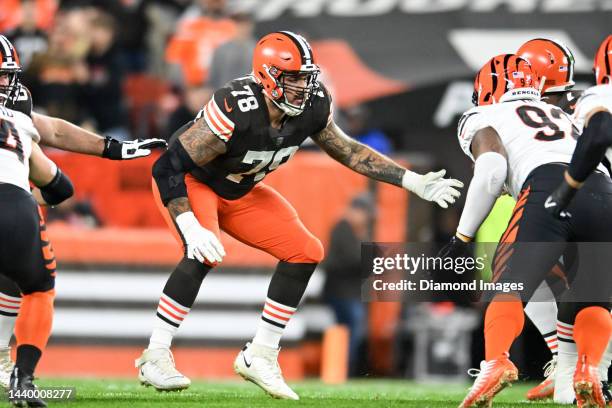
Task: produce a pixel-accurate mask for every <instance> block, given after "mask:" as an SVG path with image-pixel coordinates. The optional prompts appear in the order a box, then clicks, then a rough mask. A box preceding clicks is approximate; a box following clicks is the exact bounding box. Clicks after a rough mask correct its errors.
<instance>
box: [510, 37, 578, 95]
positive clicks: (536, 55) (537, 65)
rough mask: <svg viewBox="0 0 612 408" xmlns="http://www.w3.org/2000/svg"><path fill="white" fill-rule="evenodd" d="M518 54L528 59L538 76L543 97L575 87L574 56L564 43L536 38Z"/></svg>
mask: <svg viewBox="0 0 612 408" xmlns="http://www.w3.org/2000/svg"><path fill="white" fill-rule="evenodd" d="M516 54H517V55H519V56H521V57H523V58H525V59H527V60H528V61H529V62H530V63H531V66H532V67H533V69H534V70H535V71H536V73H537V74H538V76H539V79H540V86H541V89H540V92H541V93H542V95H544V94H547V93H551V92H563V91H569V90H570V89H572V88H573V87H574V85H575V83H574V55H573V54H572V52H571V51H570V50H569V48H567V47H566V46H565V45H564V44H563V43H561V42H559V41H553V40H549V39H547V38H534V39H533V40H529V41H527V42H526V43H525V44H523V45H521V47H520V48H519V49H518V51H517V52H516Z"/></svg>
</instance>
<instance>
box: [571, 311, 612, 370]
mask: <svg viewBox="0 0 612 408" xmlns="http://www.w3.org/2000/svg"><path fill="white" fill-rule="evenodd" d="M610 335H612V318H611V317H610V311H609V310H606V309H604V308H603V307H600V306H590V307H586V308H584V309H582V310H581V311H580V312H578V314H577V315H576V322H575V323H574V341H575V342H576V348H577V349H578V356H582V355H585V354H586V356H587V359H588V360H589V363H590V364H591V365H595V366H596V365H597V364H599V361H600V360H601V356H602V355H603V353H604V351H606V348H607V347H608V342H609V341H610Z"/></svg>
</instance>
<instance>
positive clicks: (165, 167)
mask: <svg viewBox="0 0 612 408" xmlns="http://www.w3.org/2000/svg"><path fill="white" fill-rule="evenodd" d="M194 167H196V164H195V163H194V162H193V160H192V159H191V157H190V156H189V154H188V153H187V151H186V150H185V148H184V147H183V145H182V144H181V143H180V142H175V143H173V144H172V145H171V146H170V147H169V148H168V150H167V151H166V152H164V154H162V155H161V156H160V157H159V159H157V161H156V162H155V164H154V165H153V178H154V179H155V183H156V184H157V188H158V189H159V195H160V197H161V200H162V202H163V203H164V205H168V203H169V202H170V201H172V200H174V199H175V198H179V197H187V186H186V185H185V172H187V171H188V170H190V169H192V168H194Z"/></svg>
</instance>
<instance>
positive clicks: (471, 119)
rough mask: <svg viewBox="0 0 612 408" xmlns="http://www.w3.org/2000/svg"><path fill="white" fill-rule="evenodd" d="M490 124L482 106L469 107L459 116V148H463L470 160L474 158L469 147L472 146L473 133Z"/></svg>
mask: <svg viewBox="0 0 612 408" xmlns="http://www.w3.org/2000/svg"><path fill="white" fill-rule="evenodd" d="M491 125H492V124H491V121H490V120H489V115H487V114H486V113H485V112H483V108H482V107H475V108H472V109H470V110H469V111H467V112H465V113H464V114H463V115H462V116H461V119H459V124H458V125H457V137H458V138H459V145H460V146H461V150H463V152H464V153H465V154H466V155H467V156H468V157H469V158H470V159H472V161H473V160H474V156H472V151H471V149H470V148H471V146H472V139H473V138H474V135H475V134H476V132H478V131H479V130H480V129H484V128H486V127H489V126H491Z"/></svg>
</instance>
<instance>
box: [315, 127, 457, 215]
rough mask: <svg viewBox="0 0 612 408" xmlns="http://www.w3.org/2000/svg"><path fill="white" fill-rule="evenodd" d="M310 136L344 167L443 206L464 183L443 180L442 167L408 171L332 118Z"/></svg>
mask: <svg viewBox="0 0 612 408" xmlns="http://www.w3.org/2000/svg"><path fill="white" fill-rule="evenodd" d="M312 139H313V140H314V141H315V143H317V144H318V145H319V147H321V149H323V150H324V151H325V152H326V153H327V154H328V155H330V156H331V157H332V158H333V159H334V160H336V161H338V162H340V163H342V164H344V165H345V166H346V167H348V168H350V169H353V170H355V171H356V172H358V173H360V174H363V175H364V176H367V177H370V178H373V179H375V180H378V181H383V182H385V183H389V184H393V185H396V186H398V187H403V188H405V189H407V190H409V191H412V192H413V193H415V194H416V195H418V196H419V197H421V198H423V199H425V200H427V201H435V202H436V203H437V204H438V205H439V206H441V207H443V208H447V207H448V203H451V204H452V203H454V202H455V198H456V197H458V196H459V195H460V193H459V191H457V190H456V189H454V188H453V187H462V186H463V183H461V182H460V181H458V180H453V179H443V178H442V177H443V176H444V174H445V173H446V171H445V170H441V171H439V172H437V173H427V174H426V175H421V174H417V173H414V172H412V171H410V170H407V169H406V168H404V167H402V166H400V165H399V164H397V163H395V162H394V161H393V160H391V159H390V158H388V157H387V156H385V155H383V154H381V153H379V152H377V151H376V150H374V149H372V148H370V147H368V146H366V145H364V144H362V143H359V142H358V141H356V140H355V139H352V138H351V137H349V136H347V135H346V133H344V132H343V131H342V129H340V128H339V127H338V125H336V124H335V123H334V121H333V120H332V121H330V122H329V123H328V125H327V127H326V128H325V129H323V130H322V131H321V132H319V133H318V134H316V135H314V136H313V138H312Z"/></svg>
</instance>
